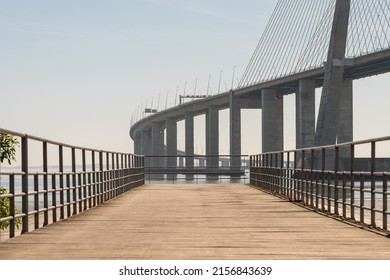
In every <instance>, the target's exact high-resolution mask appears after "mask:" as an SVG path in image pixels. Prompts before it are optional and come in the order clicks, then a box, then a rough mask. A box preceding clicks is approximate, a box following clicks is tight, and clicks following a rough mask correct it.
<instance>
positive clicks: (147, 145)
mask: <svg viewBox="0 0 390 280" xmlns="http://www.w3.org/2000/svg"><path fill="white" fill-rule="evenodd" d="M150 134H151V131H150V130H149V129H144V130H142V132H141V155H144V156H150V155H152V151H151V141H152V138H151V135H150ZM150 164H151V162H150V159H149V158H145V167H148V166H150Z"/></svg>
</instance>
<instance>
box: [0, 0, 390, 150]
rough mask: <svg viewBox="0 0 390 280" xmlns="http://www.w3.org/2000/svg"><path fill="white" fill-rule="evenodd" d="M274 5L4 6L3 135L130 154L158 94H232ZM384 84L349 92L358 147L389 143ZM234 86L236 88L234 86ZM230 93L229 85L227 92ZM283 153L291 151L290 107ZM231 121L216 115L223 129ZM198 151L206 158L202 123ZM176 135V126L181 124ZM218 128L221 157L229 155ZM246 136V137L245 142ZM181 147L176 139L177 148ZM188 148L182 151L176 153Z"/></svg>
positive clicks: (250, 0) (173, 0)
mask: <svg viewBox="0 0 390 280" xmlns="http://www.w3.org/2000/svg"><path fill="white" fill-rule="evenodd" d="M276 2H277V0H271V1H269V0H267V1H258V0H242V1H222V0H213V1H210V0H207V1H206V0H196V1H195V0H77V1H75V0H67V1H53V0H34V1H30V0H15V1H8V0H0V37H1V44H0V98H1V99H0V105H1V110H2V111H1V118H0V127H2V128H6V129H10V130H15V131H19V132H24V133H28V134H33V135H36V136H41V137H44V138H49V139H52V140H57V141H61V142H66V143H69V144H74V145H79V146H86V147H93V148H97V149H108V150H116V151H132V150H133V143H132V141H131V140H130V137H129V126H130V121H131V117H132V114H133V112H134V111H136V110H137V108H138V107H139V106H140V105H141V104H142V103H143V104H145V102H146V100H148V102H149V104H150V102H151V99H152V98H153V100H154V102H155V104H156V102H157V98H158V95H159V93H161V100H160V108H161V107H163V106H165V104H164V103H165V95H166V92H167V91H168V90H169V92H170V99H169V101H168V103H171V104H172V103H174V99H175V98H174V93H175V92H176V89H177V87H179V92H180V93H182V92H183V91H184V84H185V83H186V82H187V87H186V90H187V92H191V93H192V92H193V91H194V84H195V79H196V78H197V79H198V82H197V93H199V91H200V93H202V94H205V93H206V90H207V82H208V78H209V75H210V74H211V91H212V92H214V93H215V92H216V91H217V88H218V79H219V75H220V71H221V70H222V71H223V76H222V88H223V89H225V87H228V88H229V87H230V84H231V78H232V72H233V66H234V65H236V66H237V68H236V77H237V78H239V77H240V75H241V73H242V72H243V71H244V70H245V67H246V65H247V64H248V62H249V58H250V56H251V54H252V52H253V51H254V49H255V47H256V44H257V42H258V40H259V38H260V36H261V34H262V31H263V30H264V28H265V26H266V24H267V21H268V19H269V18H270V16H271V13H272V10H273V8H274V7H275V5H276ZM388 80H389V75H388V74H387V75H382V76H379V77H377V78H370V79H365V80H362V81H357V82H355V104H354V106H355V139H363V138H369V137H376V136H384V135H388V134H390V128H389V126H388V125H387V122H386V119H387V117H386V115H387V107H388V104H389V102H388V101H389V98H388V96H387V93H388V91H389V90H388V88H389V84H390V83H389V82H388ZM235 82H236V81H235ZM225 83H226V85H225ZM285 107H286V109H285V111H286V116H285V119H286V128H285V130H286V134H288V136H287V137H286V139H285V143H286V147H287V148H293V145H294V143H295V134H294V133H295V127H294V117H295V114H294V113H293V111H294V97H293V96H289V97H287V98H286V106H285ZM227 114H228V112H227V111H224V112H221V122H225V117H226V116H227ZM260 115H261V113H260V111H259V110H256V111H251V112H243V134H244V135H246V136H244V137H243V153H253V152H260V146H261V145H260V129H261V126H260V120H259V123H258V124H256V123H255V122H254V121H253V119H254V118H260ZM195 126H196V127H197V130H198V131H199V133H198V136H196V137H197V142H198V143H197V147H196V149H197V151H198V152H202V150H203V151H204V147H203V143H202V142H203V140H201V137H202V131H203V129H202V127H201V121H200V119H198V120H197V122H196V124H195ZM179 130H180V131H181V130H182V124H179ZM227 131H228V130H227V126H226V127H223V126H221V137H220V138H221V139H222V140H221V148H220V150H221V152H222V153H226V152H228V150H229V148H228V141H227V139H226V137H224V136H225V135H227ZM248 134H250V135H251V137H248ZM179 135H180V133H179ZM178 143H179V145H180V143H183V141H181V140H180V139H179V141H178ZM182 145H184V144H182Z"/></svg>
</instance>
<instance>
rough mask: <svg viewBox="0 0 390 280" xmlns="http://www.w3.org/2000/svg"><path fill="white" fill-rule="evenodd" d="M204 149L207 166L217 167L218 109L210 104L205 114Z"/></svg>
mask: <svg viewBox="0 0 390 280" xmlns="http://www.w3.org/2000/svg"><path fill="white" fill-rule="evenodd" d="M206 121H207V123H206V128H207V131H206V140H207V141H208V143H206V146H207V148H206V151H207V155H208V156H212V157H208V158H207V168H216V167H218V157H217V156H218V155H219V110H218V108H217V107H216V106H210V107H209V110H208V114H207V115H206Z"/></svg>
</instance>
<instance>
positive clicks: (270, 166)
mask: <svg viewBox="0 0 390 280" xmlns="http://www.w3.org/2000/svg"><path fill="white" fill-rule="evenodd" d="M389 13H390V2H389V1H388V0H377V1H364V0H327V1H314V0H301V1H292V0H280V1H279V2H278V4H277V7H276V8H275V11H274V13H273V15H272V17H271V20H270V22H269V24H268V26H267V28H266V30H265V32H264V34H263V36H262V37H261V39H260V41H259V44H258V46H257V47H256V50H255V52H254V54H253V56H252V58H251V60H250V62H249V64H248V67H247V69H246V71H245V73H244V75H243V77H242V79H241V81H240V83H239V86H238V88H236V89H233V90H231V91H229V92H225V93H222V94H219V95H216V96H210V97H207V98H204V99H202V100H197V101H192V102H188V103H184V104H181V105H180V106H177V107H174V108H171V109H168V110H165V111H162V112H157V113H155V114H153V115H151V116H149V117H147V118H144V119H141V120H139V121H138V122H136V123H135V124H134V125H132V127H131V129H130V136H131V137H132V138H133V140H134V144H135V153H136V154H138V155H132V154H123V153H115V152H110V151H100V150H95V149H88V148H83V147H76V146H71V145H67V144H63V143H58V142H54V141H50V140H46V139H43V138H40V137H34V136H30V135H25V134H21V133H16V132H12V131H7V130H3V129H0V133H6V134H11V135H14V136H16V137H18V138H19V139H20V143H21V147H20V148H21V171H20V172H7V171H6V172H0V175H2V176H3V177H5V178H6V180H7V184H8V185H9V186H8V188H7V189H6V190H8V192H7V193H4V194H3V193H2V194H0V199H1V201H2V202H3V201H6V200H7V203H9V205H10V207H9V208H10V211H9V213H7V214H6V215H5V216H4V217H3V216H0V223H1V225H2V226H3V225H4V227H5V225H7V227H8V226H9V229H7V227H5V229H4V230H3V229H1V230H0V241H2V237H3V236H4V238H5V239H8V238H11V240H7V241H5V242H3V243H2V244H1V245H0V246H1V247H0V248H1V250H0V259H42V258H45V259H46V258H50V259H99V258H100V259H167V258H168V259H183V258H184V259H221V258H225V259H241V258H242V259H259V258H260V259H389V257H390V254H389V252H390V251H389V246H390V244H389V243H388V240H387V238H384V237H383V236H387V237H389V236H390V235H389V233H390V231H389V226H390V223H389V215H390V212H389V210H388V205H389V203H390V199H389V195H390V193H389V191H388V180H389V177H390V166H389V164H388V163H389V161H388V159H386V158H379V157H378V156H377V153H376V150H377V148H378V147H379V146H381V145H382V144H383V143H389V142H390V137H385V138H380V139H370V140H365V141H360V142H351V141H352V140H353V129H352V123H353V109H352V108H353V106H352V101H353V98H352V97H353V80H355V79H360V78H363V77H368V76H372V75H378V74H383V73H387V72H388V71H389V70H390V20H389V19H390V17H389ZM320 87H322V97H321V104H320V110H319V115H318V118H317V119H318V121H317V124H315V119H316V116H315V110H314V101H315V100H314V93H315V89H316V88H320ZM287 94H295V96H296V116H295V120H296V129H297V140H296V146H297V150H294V151H283V148H284V147H283V99H284V96H285V95H287ZM226 108H229V109H230V155H229V156H230V161H229V165H230V166H229V167H230V168H231V169H230V170H231V171H233V173H231V174H237V172H236V171H237V170H235V168H236V167H239V168H240V167H241V165H242V163H243V162H242V161H241V110H243V109H246V108H261V109H262V137H263V139H262V151H263V153H264V154H261V155H253V156H251V157H250V159H249V164H250V185H251V186H253V187H254V188H249V187H247V186H244V185H242V184H241V185H227V184H222V185H217V186H212V185H196V186H194V185H188V184H186V185H180V184H179V185H176V186H175V185H173V184H170V185H164V186H162V185H146V186H144V182H145V172H146V171H147V168H146V165H145V164H147V165H153V166H154V167H157V168H161V169H164V168H170V167H171V166H176V165H177V161H178V160H177V156H179V157H182V158H185V161H184V160H182V165H185V169H186V170H191V168H194V167H195V160H194V158H195V156H196V155H195V154H194V116H197V115H205V116H206V118H205V119H206V121H205V130H206V155H202V156H200V158H198V160H199V162H205V164H206V167H205V169H206V171H207V169H209V170H212V173H213V172H215V169H219V168H220V164H221V162H220V161H221V159H219V157H218V156H219V155H218V151H219V133H218V131H219V127H218V126H219V111H220V110H222V109H226ZM181 120H185V150H184V151H178V147H177V122H178V121H181ZM254 124H255V122H254ZM31 142H34V143H35V145H36V144H37V143H38V144H40V145H41V147H42V159H43V166H42V167H43V170H42V172H36V171H31V169H30V168H29V152H28V151H29V143H31ZM336 143H338V144H337V145H333V144H336ZM361 145H365V146H369V149H370V157H369V158H368V161H364V162H359V160H360V159H359V158H357V157H356V156H355V150H356V149H357V148H358V147H360V146H361ZM48 146H49V149H48ZM50 152H51V153H52V154H51V155H50V157H52V156H53V154H55V153H57V159H58V163H59V166H58V170H54V171H53V170H51V168H49V166H48V158H49V156H48V153H50ZM140 154H143V155H145V156H146V157H145V158H144V157H142V156H140ZM164 158H165V160H166V161H164V160H162V159H164ZM222 160H223V162H225V163H226V161H227V160H226V158H223V159H222ZM147 161H149V162H147ZM65 162H70V163H71V165H70V170H66V166H65V165H64V163H65ZM225 163H223V164H225ZM345 163H347V164H346V165H345V166H347V168H340V167H341V165H342V164H345ZM198 164H199V163H198ZM365 164H367V166H363V168H362V169H359V168H360V167H359V165H365ZM345 166H344V167H345ZM202 168H203V167H202ZM213 169H214V170H213ZM234 172H236V173H234ZM171 175H172V174H171ZM191 176H194V174H190V175H188V178H191ZM232 176H235V175H232ZM18 179H19V180H18ZM19 181H20V185H18V182H19ZM256 188H260V189H262V190H264V189H265V190H266V192H268V193H272V194H277V195H278V196H279V197H283V198H284V200H283V199H279V198H275V197H274V196H270V195H269V194H268V193H266V192H259V191H258V190H257V189H256ZM130 190H132V191H130ZM124 193H125V194H124ZM122 194H123V195H122ZM119 195H120V197H118V198H117V199H115V200H113V201H109V200H111V199H112V198H116V197H117V196H119ZM287 201H293V202H294V203H295V204H298V205H299V206H298V205H293V204H291V203H281V202H287ZM20 204H21V207H20V211H17V210H18V208H17V207H18V206H19V205H20ZM102 204H104V205H102ZM98 205H99V206H100V207H96V209H93V210H88V209H89V208H94V207H95V206H98ZM300 206H304V207H306V208H310V209H314V211H307V209H305V208H304V207H300ZM85 210H88V211H85ZM315 211H318V212H321V213H322V214H323V215H317V214H316V213H314V212H315ZM81 212H84V213H81ZM77 214H80V215H78V216H77V217H74V218H73V217H72V216H74V215H77ZM329 214H330V215H331V217H332V218H333V219H328V218H326V217H324V216H327V215H329ZM2 215H3V214H2ZM67 218H72V219H69V220H68V222H66V223H56V222H57V221H59V220H63V219H67ZM334 219H339V220H342V221H343V222H344V223H338V222H336V221H335V220H334ZM51 223H55V225H53V226H51V227H46V226H47V225H49V224H51ZM346 224H349V225H346ZM19 225H20V228H19V227H18V226H19ZM350 225H354V226H356V225H357V227H359V229H357V228H356V227H352V226H350ZM42 227H43V229H40V228H42ZM361 227H363V228H365V229H367V231H363V230H360V228H361ZM33 228H34V229H38V230H37V231H34V232H33V233H31V234H26V235H24V236H22V237H20V239H17V238H15V239H13V237H15V236H16V235H19V234H24V233H28V232H30V231H32V229H33ZM108 229H109V231H110V232H109V237H110V238H107V234H104V233H105V232H107V230H108ZM369 231H375V233H377V234H375V235H374V234H372V232H369ZM313 236H314V237H315V238H313ZM324 244H326V246H324ZM75 252H77V253H76V254H75ZM358 273H359V272H358Z"/></svg>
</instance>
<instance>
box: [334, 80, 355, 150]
mask: <svg viewBox="0 0 390 280" xmlns="http://www.w3.org/2000/svg"><path fill="white" fill-rule="evenodd" d="M352 141H353V80H344V81H343V88H342V91H341V96H340V124H339V129H338V133H337V143H346V142H352Z"/></svg>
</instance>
